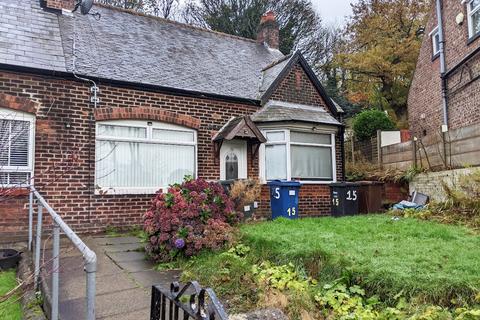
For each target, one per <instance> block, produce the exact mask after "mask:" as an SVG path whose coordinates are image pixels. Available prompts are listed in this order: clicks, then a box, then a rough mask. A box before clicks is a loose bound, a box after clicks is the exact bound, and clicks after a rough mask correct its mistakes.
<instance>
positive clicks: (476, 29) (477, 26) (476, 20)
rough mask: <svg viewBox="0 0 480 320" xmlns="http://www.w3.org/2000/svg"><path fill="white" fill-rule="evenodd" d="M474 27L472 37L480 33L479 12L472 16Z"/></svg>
mask: <svg viewBox="0 0 480 320" xmlns="http://www.w3.org/2000/svg"><path fill="white" fill-rule="evenodd" d="M472 27H473V30H472V32H473V34H472V36H474V35H476V34H477V33H479V32H480V11H477V12H475V13H474V14H472Z"/></svg>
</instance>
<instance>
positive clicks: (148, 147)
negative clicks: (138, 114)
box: [95, 120, 197, 194]
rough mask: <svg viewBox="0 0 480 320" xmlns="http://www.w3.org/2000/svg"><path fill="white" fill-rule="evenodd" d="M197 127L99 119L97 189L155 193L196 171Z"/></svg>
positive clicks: (130, 192) (120, 192)
mask: <svg viewBox="0 0 480 320" xmlns="http://www.w3.org/2000/svg"><path fill="white" fill-rule="evenodd" d="M196 147H197V137H196V131H195V130H192V129H188V128H184V127H181V126H177V125H173V124H168V123H162V122H151V121H144V120H117V121H102V122H98V123H97V133H96V165H95V180H96V189H97V190H99V191H102V192H106V193H116V194H135V193H138V194H143V193H154V192H156V191H158V189H160V188H162V187H167V186H168V185H170V184H173V183H177V182H181V181H182V180H183V178H184V177H185V176H187V175H188V176H195V175H196Z"/></svg>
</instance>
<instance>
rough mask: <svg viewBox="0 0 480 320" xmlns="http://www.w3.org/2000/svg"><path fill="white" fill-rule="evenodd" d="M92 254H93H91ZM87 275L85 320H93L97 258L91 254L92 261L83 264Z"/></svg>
mask: <svg viewBox="0 0 480 320" xmlns="http://www.w3.org/2000/svg"><path fill="white" fill-rule="evenodd" d="M92 253H93V252H92ZM85 272H86V273H87V315H86V319H87V320H95V286H96V283H95V274H96V272H97V257H96V255H95V253H93V258H92V261H90V262H88V263H87V264H85Z"/></svg>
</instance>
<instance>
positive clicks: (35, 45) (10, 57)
mask: <svg viewBox="0 0 480 320" xmlns="http://www.w3.org/2000/svg"><path fill="white" fill-rule="evenodd" d="M0 63H5V64H11V65H17V66H23V67H33V68H39V69H47V70H54V71H65V58H64V53H63V48H62V44H61V38H60V29H59V26H58V17H57V15H56V14H54V13H50V12H45V11H44V10H43V9H42V8H41V7H40V4H39V1H34V0H21V1H20V0H18V1H17V0H0Z"/></svg>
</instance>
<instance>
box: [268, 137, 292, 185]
mask: <svg viewBox="0 0 480 320" xmlns="http://www.w3.org/2000/svg"><path fill="white" fill-rule="evenodd" d="M265 163H266V165H265V174H266V177H267V180H275V179H287V146H286V145H284V144H276V145H268V146H266V147H265Z"/></svg>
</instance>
